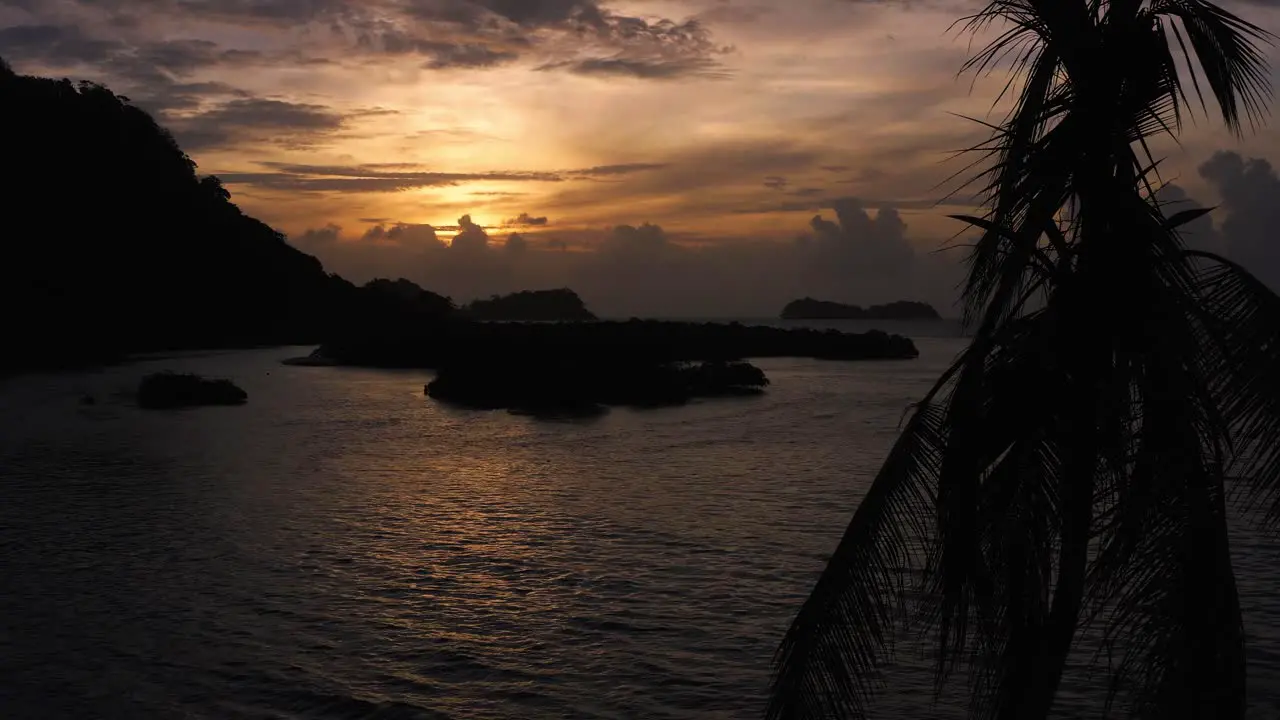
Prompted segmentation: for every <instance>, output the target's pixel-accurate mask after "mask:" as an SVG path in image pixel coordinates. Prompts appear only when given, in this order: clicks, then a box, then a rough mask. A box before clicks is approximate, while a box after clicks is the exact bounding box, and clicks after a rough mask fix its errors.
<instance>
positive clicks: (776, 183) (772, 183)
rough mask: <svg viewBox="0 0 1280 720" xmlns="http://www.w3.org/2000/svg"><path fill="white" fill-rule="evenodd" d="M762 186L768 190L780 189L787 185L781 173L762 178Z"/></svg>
mask: <svg viewBox="0 0 1280 720" xmlns="http://www.w3.org/2000/svg"><path fill="white" fill-rule="evenodd" d="M764 186H765V187H767V188H769V189H770V190H782V189H783V188H785V187H786V186H787V179H786V178H784V177H782V176H781V175H770V176H768V177H766V178H765V179H764Z"/></svg>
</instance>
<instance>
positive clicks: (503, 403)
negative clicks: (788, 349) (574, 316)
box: [425, 358, 769, 415]
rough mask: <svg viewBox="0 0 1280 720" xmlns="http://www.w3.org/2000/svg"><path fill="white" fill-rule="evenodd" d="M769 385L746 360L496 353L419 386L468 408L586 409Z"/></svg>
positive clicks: (673, 401)
mask: <svg viewBox="0 0 1280 720" xmlns="http://www.w3.org/2000/svg"><path fill="white" fill-rule="evenodd" d="M768 384H769V379H768V378H767V377H765V374H764V372H763V371H761V370H760V369H759V368H757V367H755V366H754V365H751V364H750V363H745V362H702V363H644V362H635V361H632V362H628V361H625V360H621V359H617V360H615V361H613V362H610V363H598V362H591V361H586V360H583V361H572V360H568V359H560V360H552V359H549V358H496V359H493V360H491V361H490V362H482V363H469V364H463V365H456V366H450V367H447V368H445V369H442V370H441V371H440V374H439V375H438V376H437V377H436V379H435V380H433V381H431V382H430V383H428V384H427V386H426V388H425V392H426V394H427V395H428V396H429V397H431V398H434V399H436V400H440V401H443V402H448V403H451V404H456V405H461V406H464V407H471V408H479V409H509V410H512V411H515V412H519V413H524V414H531V415H591V414H597V413H598V412H600V411H601V409H603V408H604V407H605V406H611V405H623V406H630V407H661V406H668V405H682V404H684V403H687V402H689V401H690V400H692V399H694V398H701V397H724V396H741V395H758V394H760V393H761V392H763V390H764V388H765V387H766V386H767V385H768Z"/></svg>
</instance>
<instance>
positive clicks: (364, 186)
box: [220, 162, 564, 193]
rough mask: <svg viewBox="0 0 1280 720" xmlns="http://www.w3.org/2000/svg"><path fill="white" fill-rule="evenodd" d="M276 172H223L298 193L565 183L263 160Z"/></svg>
mask: <svg viewBox="0 0 1280 720" xmlns="http://www.w3.org/2000/svg"><path fill="white" fill-rule="evenodd" d="M261 165H263V166H264V167H268V168H271V169H272V170H274V172H231V173H223V174H222V175H220V177H221V178H222V181H223V182H224V183H226V184H228V185H248V186H252V187H259V188H267V189H272V190H289V191H296V192H373V193H379V192H398V191H401V190H409V189H413V188H425V187H452V186H455V185H460V184H462V183H467V182H491V181H499V182H562V181H563V180H564V178H563V177H562V176H561V175H560V174H558V173H547V172H519V171H510V172H508V171H495V172H481V173H448V172H425V171H408V170H407V171H397V170H394V169H384V168H386V166H378V165H352V166H338V165H298V164H290V163H275V162H264V163H261Z"/></svg>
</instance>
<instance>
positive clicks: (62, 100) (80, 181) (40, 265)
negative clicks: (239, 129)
mask: <svg viewBox="0 0 1280 720" xmlns="http://www.w3.org/2000/svg"><path fill="white" fill-rule="evenodd" d="M0 104H2V105H3V107H4V108H5V112H4V113H3V114H2V115H0V138H3V143H4V147H3V157H4V159H5V169H6V172H5V173H4V175H3V178H4V179H3V180H2V181H0V182H2V183H3V187H2V188H0V197H3V199H4V204H5V205H4V207H5V209H6V212H5V218H4V222H5V228H6V230H7V232H6V233H5V235H4V237H5V240H4V242H3V245H0V302H2V303H3V307H4V308H5V313H6V315H7V317H6V318H5V323H4V326H5V330H4V334H5V338H4V339H5V344H6V347H7V352H6V353H5V354H4V356H3V358H0V371H15V370H24V369H37V368H49V367H60V366H73V365H79V364H85V363H94V362H99V361H104V360H111V359H114V358H116V357H119V356H120V355H122V354H124V353H128V352H136V351H154V350H172V349H187V348H207V347H231V346H249V345H260V344H279V343H312V342H319V341H320V339H321V337H322V335H323V332H324V330H325V329H326V328H331V327H333V325H334V324H343V323H355V322H360V321H368V320H369V319H370V315H369V313H370V312H374V313H375V315H374V316H373V317H374V318H376V319H378V320H379V321H384V322H391V321H392V320H393V319H394V317H393V316H394V315H396V314H404V313H408V314H417V313H420V312H424V311H430V310H431V309H433V308H434V310H435V311H440V310H442V309H446V306H447V307H451V304H450V303H448V299H447V298H440V297H439V296H432V297H427V296H426V295H421V294H420V293H422V292H425V291H421V289H420V288H418V289H417V291H418V293H419V294H416V295H413V297H412V298H410V300H411V302H409V303H407V304H406V303H404V302H402V300H404V299H405V298H406V296H405V295H404V293H405V292H409V293H410V294H413V292H412V290H410V289H407V288H406V287H405V286H403V285H400V286H396V285H395V284H394V283H390V281H381V282H383V283H386V285H385V286H384V285H380V284H377V283H371V286H372V287H366V288H363V289H362V288H357V287H355V286H354V285H352V284H351V283H349V282H347V281H346V280H343V279H342V278H340V277H338V276H337V275H333V274H329V273H326V272H325V270H324V268H323V266H322V265H321V264H320V261H318V260H317V259H316V258H314V257H312V256H310V255H307V254H306V253H303V252H301V251H299V250H297V249H295V248H293V247H291V246H290V245H289V244H288V243H287V242H286V241H285V237H284V235H282V234H281V233H279V232H277V231H276V230H273V229H272V228H271V227H269V226H267V225H266V224H264V223H262V222H260V221H258V220H255V219H254V218H252V217H249V216H247V215H245V214H244V213H242V212H241V211H240V209H239V208H238V207H236V205H235V203H233V202H232V201H231V194H230V193H229V192H228V191H227V190H226V189H225V188H224V187H223V186H222V183H221V182H219V180H218V179H217V178H216V177H212V176H206V177H201V176H200V175H198V174H197V171H196V170H197V168H196V163H195V162H194V161H192V159H191V158H190V157H188V156H187V155H186V154H185V153H184V152H183V151H182V149H181V148H180V147H179V146H178V144H177V143H176V142H175V141H174V138H173V136H172V135H170V134H169V132H168V131H166V130H165V129H164V128H162V127H160V126H159V125H158V124H157V123H156V122H155V120H153V119H152V118H151V116H149V115H148V114H147V113H146V112H145V111H143V110H141V109H139V108H138V107H136V106H135V105H133V104H132V103H131V102H130V101H129V99H128V98H126V97H123V96H120V95H117V94H115V93H113V92H112V91H110V90H109V89H107V88H106V87H104V86H102V85H98V84H96V83H91V82H78V83H73V82H72V81H70V80H65V79H64V80H52V79H47V78H39V77H26V76H19V75H17V74H15V73H14V72H13V71H12V70H11V69H10V68H9V66H8V65H3V64H0ZM414 287H415V288H416V286H414ZM397 288H398V290H397ZM397 293H400V294H397ZM388 312H390V313H391V315H388V314H387V313H388Z"/></svg>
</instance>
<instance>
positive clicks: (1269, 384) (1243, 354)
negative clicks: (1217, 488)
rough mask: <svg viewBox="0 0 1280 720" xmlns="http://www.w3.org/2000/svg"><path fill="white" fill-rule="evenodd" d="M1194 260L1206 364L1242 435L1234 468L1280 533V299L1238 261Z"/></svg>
mask: <svg viewBox="0 0 1280 720" xmlns="http://www.w3.org/2000/svg"><path fill="white" fill-rule="evenodd" d="M1186 255H1187V256H1188V257H1189V258H1193V259H1195V260H1198V261H1200V263H1201V265H1200V272H1199V274H1198V276H1197V283H1198V288H1197V291H1198V293H1199V298H1200V300H1201V302H1202V303H1203V322H1204V323H1205V330H1206V337H1205V340H1204V342H1203V343H1202V348H1203V352H1205V353H1206V354H1208V353H1210V352H1212V355H1211V356H1210V358H1211V359H1209V360H1206V361H1205V364H1206V365H1207V366H1208V372H1211V373H1212V374H1213V377H1214V378H1215V379H1216V383H1215V387H1214V391H1215V394H1216V398H1217V402H1218V404H1219V406H1220V407H1221V408H1222V412H1223V414H1224V415H1225V416H1226V418H1227V422H1228V423H1229V424H1230V426H1231V430H1232V431H1233V432H1234V437H1235V445H1236V448H1235V449H1236V453H1235V455H1234V457H1233V459H1232V460H1233V462H1232V463H1231V465H1230V466H1229V468H1228V469H1229V471H1230V473H1231V475H1232V476H1234V477H1237V478H1239V480H1240V481H1242V482H1243V483H1244V487H1245V489H1246V493H1245V499H1246V500H1247V501H1248V502H1247V503H1246V506H1247V507H1248V508H1250V509H1251V511H1252V512H1255V513H1258V514H1260V516H1261V518H1262V520H1263V521H1264V523H1265V524H1266V525H1268V526H1270V527H1272V528H1280V296H1277V295H1276V293H1275V292H1273V291H1272V290H1271V289H1270V288H1268V287H1267V286H1266V285H1265V284H1264V283H1263V282H1262V281H1260V280H1258V279H1257V278H1256V277H1254V276H1253V275H1252V274H1250V273H1249V272H1248V271H1247V270H1245V269H1244V268H1243V267H1241V266H1240V265H1238V264H1237V263H1235V262H1232V261H1231V260H1228V259H1226V258H1223V257H1220V256H1218V255H1214V254H1212V253H1206V252H1199V251H1187V253H1186ZM1215 351H1216V352H1215Z"/></svg>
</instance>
